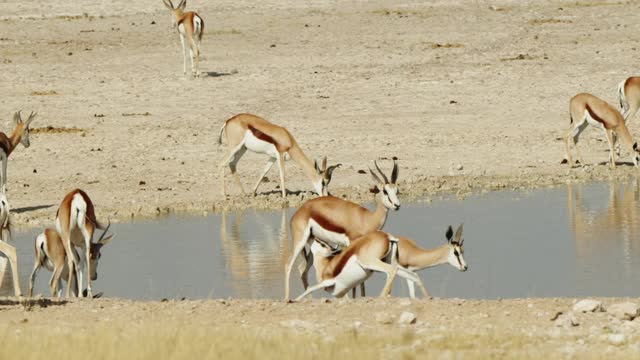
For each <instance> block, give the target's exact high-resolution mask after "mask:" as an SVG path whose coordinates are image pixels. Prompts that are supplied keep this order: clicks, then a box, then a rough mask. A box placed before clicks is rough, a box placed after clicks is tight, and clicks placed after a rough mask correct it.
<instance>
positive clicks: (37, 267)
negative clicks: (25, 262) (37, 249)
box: [29, 261, 40, 297]
mask: <svg viewBox="0 0 640 360" xmlns="http://www.w3.org/2000/svg"><path fill="white" fill-rule="evenodd" d="M38 270H40V262H39V261H38V262H36V263H35V265H34V267H33V271H32V272H31V276H29V297H32V296H33V283H34V282H35V281H36V274H37V273H38Z"/></svg>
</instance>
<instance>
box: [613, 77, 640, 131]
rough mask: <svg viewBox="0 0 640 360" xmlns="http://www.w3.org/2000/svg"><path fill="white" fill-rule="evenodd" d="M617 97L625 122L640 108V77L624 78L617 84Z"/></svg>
mask: <svg viewBox="0 0 640 360" xmlns="http://www.w3.org/2000/svg"><path fill="white" fill-rule="evenodd" d="M618 99H619V100H620V109H621V112H622V117H623V118H624V121H625V122H626V121H627V120H629V119H630V118H632V117H633V116H634V115H635V114H636V112H637V111H638V108H640V77H638V76H632V77H629V78H626V79H625V80H624V81H622V82H621V83H620V84H619V85H618Z"/></svg>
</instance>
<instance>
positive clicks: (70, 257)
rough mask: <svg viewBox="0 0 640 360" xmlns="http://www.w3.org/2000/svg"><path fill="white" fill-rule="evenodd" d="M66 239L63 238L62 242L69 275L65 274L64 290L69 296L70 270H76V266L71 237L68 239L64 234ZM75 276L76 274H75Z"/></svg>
mask: <svg viewBox="0 0 640 360" xmlns="http://www.w3.org/2000/svg"><path fill="white" fill-rule="evenodd" d="M66 237H67V239H65V240H63V243H64V251H65V252H66V253H67V266H68V268H69V275H67V292H66V297H67V298H69V295H70V290H71V277H72V276H73V275H72V272H74V271H77V269H76V267H75V262H76V259H75V256H74V254H73V253H74V251H72V249H71V247H72V246H73V245H71V239H69V236H68V235H66ZM76 276H77V274H76Z"/></svg>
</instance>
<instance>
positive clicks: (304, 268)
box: [298, 249, 313, 289]
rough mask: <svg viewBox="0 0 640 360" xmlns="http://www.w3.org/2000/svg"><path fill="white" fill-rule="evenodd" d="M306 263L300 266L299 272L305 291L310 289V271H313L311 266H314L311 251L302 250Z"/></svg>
mask: <svg viewBox="0 0 640 360" xmlns="http://www.w3.org/2000/svg"><path fill="white" fill-rule="evenodd" d="M301 255H302V256H303V258H304V259H305V261H304V262H302V263H300V264H299V266H298V270H299V271H300V279H302V286H303V288H304V289H306V288H307V287H309V270H311V266H313V254H312V253H311V251H308V250H307V249H302V254H301Z"/></svg>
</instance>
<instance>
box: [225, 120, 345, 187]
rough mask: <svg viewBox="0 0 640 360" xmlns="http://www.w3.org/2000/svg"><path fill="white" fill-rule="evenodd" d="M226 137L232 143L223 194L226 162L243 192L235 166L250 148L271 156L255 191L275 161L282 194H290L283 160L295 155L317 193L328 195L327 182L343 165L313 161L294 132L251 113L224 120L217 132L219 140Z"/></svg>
mask: <svg viewBox="0 0 640 360" xmlns="http://www.w3.org/2000/svg"><path fill="white" fill-rule="evenodd" d="M223 133H224V134H225V135H226V137H227V143H228V145H229V149H230V151H229V155H228V156H226V157H225V158H224V160H223V161H222V163H220V167H219V168H220V178H221V181H222V196H226V189H225V184H224V170H225V167H226V166H227V165H229V168H230V169H231V174H233V176H234V178H235V179H236V182H237V183H238V186H239V187H240V190H241V191H242V193H243V194H244V193H245V192H244V188H243V187H242V183H241V181H240V177H239V176H238V174H237V172H236V166H237V164H238V161H240V158H241V157H242V156H243V155H244V154H245V152H246V151H247V149H248V150H251V151H253V152H256V153H259V154H266V155H268V156H269V161H268V162H267V165H266V166H265V168H264V170H263V171H262V175H260V178H259V179H258V182H257V183H256V186H255V187H254V188H253V194H254V195H255V194H256V192H257V191H258V186H260V183H262V179H264V177H265V175H267V173H268V172H269V170H271V167H272V166H273V164H274V163H278V168H279V169H280V187H281V189H282V197H286V196H287V192H286V189H285V181H284V178H285V171H284V161H285V160H289V158H291V159H293V161H295V162H296V163H297V164H298V166H300V167H301V168H302V171H303V172H304V173H305V175H307V177H308V178H309V179H310V180H311V182H312V183H313V188H314V190H315V191H316V193H317V194H318V195H327V194H328V190H327V189H328V186H329V182H330V181H331V176H332V174H333V171H334V170H335V169H336V168H337V167H338V166H340V164H338V165H332V166H329V167H327V159H326V157H325V159H324V160H323V162H322V164H323V167H322V168H320V167H318V164H317V163H315V162H311V160H309V158H308V157H307V156H306V155H305V154H304V152H302V149H301V148H300V146H298V143H297V142H296V140H295V139H294V138H293V136H291V134H290V133H289V131H287V129H285V128H283V127H281V126H278V125H274V124H272V123H270V122H268V121H267V120H265V119H263V118H261V117H258V116H255V115H251V114H238V115H236V116H234V117H232V118H230V119H228V120H227V121H225V122H224V124H222V127H221V128H220V135H219V136H218V143H219V144H222V134H223Z"/></svg>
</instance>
